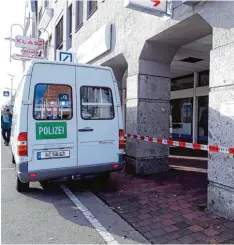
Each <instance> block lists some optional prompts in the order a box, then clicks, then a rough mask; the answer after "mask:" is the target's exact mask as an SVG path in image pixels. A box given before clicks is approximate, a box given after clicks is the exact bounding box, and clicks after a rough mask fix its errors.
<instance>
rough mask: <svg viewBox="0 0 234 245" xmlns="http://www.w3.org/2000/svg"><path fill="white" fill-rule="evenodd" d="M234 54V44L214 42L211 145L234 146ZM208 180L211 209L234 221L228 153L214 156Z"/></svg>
mask: <svg viewBox="0 0 234 245" xmlns="http://www.w3.org/2000/svg"><path fill="white" fill-rule="evenodd" d="M214 34H215V35H214V37H215V36H219V35H216V34H217V33H214ZM227 37H228V35H227ZM230 37H231V36H230ZM227 42H228V40H227ZM233 54H234V43H233V42H230V43H229V44H226V45H220V42H219V40H216V39H215V38H214V39H213V50H212V51H211V55H210V94H209V144H211V145H219V146H220V145H221V146H225V147H230V146H232V147H233V146H234V58H233ZM208 180H209V186H208V207H209V209H211V210H212V211H214V212H215V213H217V214H219V215H221V216H223V217H226V218H228V219H232V220H233V219H234V158H233V157H231V156H230V155H228V154H225V153H210V154H209V160H208Z"/></svg>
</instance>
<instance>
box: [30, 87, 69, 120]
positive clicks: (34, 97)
mask: <svg viewBox="0 0 234 245" xmlns="http://www.w3.org/2000/svg"><path fill="white" fill-rule="evenodd" d="M38 85H55V86H67V87H70V89H71V118H69V119H37V118H35V116H34V112H35V105H36V103H35V100H36V96H35V95H36V88H37V86H38ZM32 117H33V119H34V120H36V121H49V122H50V121H70V120H72V119H73V91H72V86H71V85H69V84H64V83H62V84H59V83H37V84H36V85H35V87H34V93H33V109H32Z"/></svg>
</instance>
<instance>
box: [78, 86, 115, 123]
mask: <svg viewBox="0 0 234 245" xmlns="http://www.w3.org/2000/svg"><path fill="white" fill-rule="evenodd" d="M81 117H82V118H83V119H84V120H111V119H113V118H114V105H113V97H112V92H111V89H110V88H101V87H91V86H83V87H81Z"/></svg>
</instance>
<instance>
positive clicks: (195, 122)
mask: <svg viewBox="0 0 234 245" xmlns="http://www.w3.org/2000/svg"><path fill="white" fill-rule="evenodd" d="M198 82H199V73H198V72H194V79H193V122H192V123H193V143H197V140H198V132H199V128H198V99H197V96H196V89H197V86H198Z"/></svg>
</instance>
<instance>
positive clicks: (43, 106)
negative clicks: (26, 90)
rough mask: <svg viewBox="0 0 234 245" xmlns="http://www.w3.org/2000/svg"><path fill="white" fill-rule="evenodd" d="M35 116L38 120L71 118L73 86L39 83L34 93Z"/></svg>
mask: <svg viewBox="0 0 234 245" xmlns="http://www.w3.org/2000/svg"><path fill="white" fill-rule="evenodd" d="M33 118H34V119H36V120H66V119H67V120H69V119H71V118H72V88H71V87H70V86H68V85H57V84H37V85H36V87H35V93H34V107H33Z"/></svg>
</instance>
